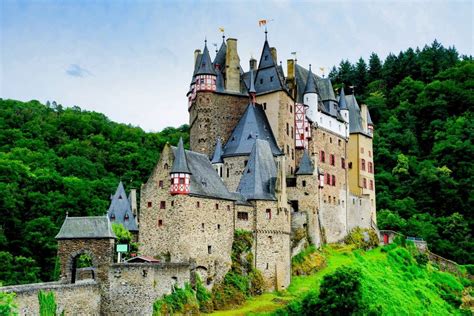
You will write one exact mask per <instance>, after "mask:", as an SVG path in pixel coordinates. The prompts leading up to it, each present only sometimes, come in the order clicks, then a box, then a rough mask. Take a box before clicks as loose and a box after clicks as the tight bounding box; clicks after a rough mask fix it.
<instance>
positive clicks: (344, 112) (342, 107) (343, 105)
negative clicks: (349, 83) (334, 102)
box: [339, 86, 349, 137]
mask: <svg viewBox="0 0 474 316" xmlns="http://www.w3.org/2000/svg"><path fill="white" fill-rule="evenodd" d="M339 112H340V113H341V116H342V119H343V120H344V121H345V122H346V123H349V107H348V106H347V102H346V94H345V93H344V86H342V87H341V93H340V94H339ZM346 134H348V129H347V128H346ZM348 136H349V135H346V137H348Z"/></svg>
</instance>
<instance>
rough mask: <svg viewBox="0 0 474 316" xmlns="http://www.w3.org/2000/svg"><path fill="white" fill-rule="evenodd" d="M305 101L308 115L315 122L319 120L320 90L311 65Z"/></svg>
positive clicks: (304, 96) (305, 90) (305, 89)
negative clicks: (318, 90)
mask: <svg viewBox="0 0 474 316" xmlns="http://www.w3.org/2000/svg"><path fill="white" fill-rule="evenodd" d="M303 103H304V105H306V106H308V109H307V111H306V116H307V117H308V118H309V119H310V120H311V121H313V122H318V92H317V88H316V81H315V80H314V76H313V72H312V71H311V65H309V71H308V77H307V79H306V86H305V88H304V94H303Z"/></svg>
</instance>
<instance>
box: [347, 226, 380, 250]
mask: <svg viewBox="0 0 474 316" xmlns="http://www.w3.org/2000/svg"><path fill="white" fill-rule="evenodd" d="M344 242H345V243H346V244H348V245H354V246H356V248H360V249H364V250H367V249H372V248H375V247H377V246H378V244H379V238H378V237H377V233H376V232H375V231H374V230H373V229H367V228H360V227H356V228H354V229H352V231H351V232H350V233H349V234H348V235H347V236H346V237H345V238H344Z"/></svg>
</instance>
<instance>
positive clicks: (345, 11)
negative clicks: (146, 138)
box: [0, 0, 474, 131]
mask: <svg viewBox="0 0 474 316" xmlns="http://www.w3.org/2000/svg"><path fill="white" fill-rule="evenodd" d="M0 2H1V4H0V6H1V7H0V9H1V13H0V14H1V16H0V32H1V33H0V54H1V56H0V58H1V63H0V97H2V98H13V99H19V100H24V101H28V100H31V99H36V100H39V101H42V102H46V100H56V101H57V102H58V103H61V104H63V105H65V106H73V105H78V106H80V107H81V108H83V109H87V110H94V111H98V112H102V113H104V114H106V115H107V116H108V117H109V118H111V119H112V120H114V121H118V122H124V123H131V124H133V125H138V126H140V127H142V128H143V129H145V130H154V131H158V130H161V129H162V128H164V127H166V126H179V125H181V124H183V123H187V121H188V115H187V100H186V96H185V94H186V91H187V89H188V87H189V82H190V80H191V74H192V69H193V52H194V50H195V49H196V48H200V49H202V47H203V44H204V43H203V42H204V38H205V37H207V39H208V43H209V46H210V49H211V51H212V50H213V49H212V43H219V44H220V42H221V40H222V39H221V37H220V36H221V35H220V33H219V32H218V28H219V27H224V28H225V33H226V35H227V36H229V37H234V38H237V39H238V52H239V55H240V59H241V64H242V67H243V68H244V69H245V70H246V69H248V60H249V58H250V57H251V56H252V55H253V56H255V57H256V58H259V57H260V52H261V49H262V46H263V40H264V34H263V30H262V29H261V28H259V27H258V20H259V19H264V18H266V19H273V21H272V22H270V23H269V24H268V32H269V33H268V39H269V43H270V45H271V46H275V47H276V48H277V50H278V59H279V60H282V61H283V63H284V64H285V63H286V62H285V61H286V59H288V58H291V52H293V51H296V52H297V57H298V62H299V63H300V64H302V65H307V64H309V63H311V64H312V65H313V69H315V68H316V69H317V68H319V67H326V68H330V67H332V66H333V65H335V64H338V63H339V62H340V60H341V59H349V60H350V61H352V62H355V61H356V60H357V59H358V58H359V57H363V58H365V59H367V58H368V56H369V55H370V54H371V52H376V53H377V54H378V55H379V56H380V57H381V58H385V57H386V55H387V54H388V53H389V52H396V53H398V52H399V51H400V50H404V49H406V48H408V47H416V46H420V47H422V46H423V45H424V44H430V43H431V42H432V41H433V40H434V39H435V38H436V39H438V41H440V42H441V43H442V44H443V45H445V46H452V45H454V46H455V47H456V48H457V49H458V51H459V52H460V53H462V54H473V16H474V13H473V1H382V0H381V1H274V2H273V1H219V2H218V1H119V0H114V1H72V0H70V1H11V0H3V1H0Z"/></svg>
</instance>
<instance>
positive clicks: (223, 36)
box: [222, 34, 225, 43]
mask: <svg viewBox="0 0 474 316" xmlns="http://www.w3.org/2000/svg"><path fill="white" fill-rule="evenodd" d="M222 43H225V35H224V34H222Z"/></svg>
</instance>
